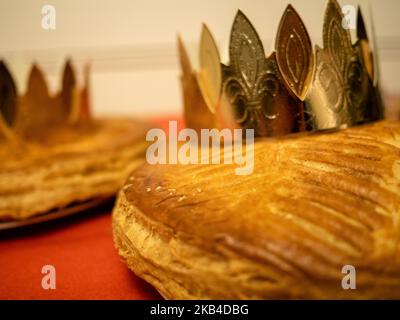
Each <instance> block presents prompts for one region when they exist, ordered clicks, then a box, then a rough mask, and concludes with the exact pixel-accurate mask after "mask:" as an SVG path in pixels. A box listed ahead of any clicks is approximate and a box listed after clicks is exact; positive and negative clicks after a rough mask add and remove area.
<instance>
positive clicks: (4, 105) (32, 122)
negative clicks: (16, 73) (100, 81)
mask: <svg viewBox="0 0 400 320" xmlns="http://www.w3.org/2000/svg"><path fill="white" fill-rule="evenodd" d="M89 120H90V105H89V66H88V65H87V66H86V67H85V69H84V84H83V86H82V87H78V85H77V81H76V76H75V72H74V70H73V68H72V64H71V61H70V60H67V61H66V63H65V66H64V71H63V76H62V81H61V90H60V91H59V92H57V93H56V94H55V95H50V93H49V90H48V86H47V83H46V80H45V77H44V75H43V73H42V71H41V70H40V69H39V67H38V66H37V65H36V64H33V66H32V68H31V71H30V74H29V78H28V83H27V90H26V92H25V94H23V95H21V96H20V95H18V92H17V88H16V85H15V82H14V80H13V77H12V76H11V73H10V72H9V70H8V68H7V66H6V64H5V63H4V62H3V61H0V140H1V139H2V138H4V137H8V138H15V137H18V138H22V139H26V140H40V139H41V138H42V137H44V136H46V135H47V134H49V133H50V132H51V130H52V129H55V128H60V127H67V126H74V125H78V124H81V123H84V122H87V121H89Z"/></svg>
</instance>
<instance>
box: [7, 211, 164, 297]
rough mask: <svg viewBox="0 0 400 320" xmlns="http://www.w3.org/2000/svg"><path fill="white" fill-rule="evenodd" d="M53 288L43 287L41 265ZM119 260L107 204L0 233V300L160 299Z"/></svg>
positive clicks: (152, 289) (153, 290)
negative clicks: (49, 271)
mask: <svg viewBox="0 0 400 320" xmlns="http://www.w3.org/2000/svg"><path fill="white" fill-rule="evenodd" d="M44 265H53V266H54V267H55V269H56V289H55V290H44V289H43V288H42V284H41V283H42V277H43V276H44V275H43V274H42V273H41V270H42V267H43V266H44ZM160 298H161V297H160V295H159V294H158V293H157V292H156V291H155V289H154V288H152V287H151V286H150V285H148V284H147V283H145V282H144V281H142V280H141V279H139V278H138V277H136V276H135V275H134V274H133V273H132V272H131V271H130V270H129V269H128V268H127V267H126V266H125V265H124V264H123V263H122V262H121V260H120V258H119V256H118V253H117V251H116V249H115V248H114V243H113V240H112V232H111V214H110V206H107V207H106V208H105V207H104V206H103V208H97V209H95V210H91V211H88V212H85V213H83V214H80V215H79V214H78V215H76V216H71V217H69V218H65V219H60V220H58V221H53V222H48V223H44V224H42V225H37V226H32V227H29V228H27V229H26V228H24V229H21V230H14V231H12V232H10V231H9V232H0V299H160Z"/></svg>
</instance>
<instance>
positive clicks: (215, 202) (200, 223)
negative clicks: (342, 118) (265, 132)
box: [113, 122, 400, 299]
mask: <svg viewBox="0 0 400 320" xmlns="http://www.w3.org/2000/svg"><path fill="white" fill-rule="evenodd" d="M399 147H400V124H399V123H398V122H379V123H376V124H372V125H365V126H361V127H355V128H350V129H347V130H342V131H339V132H335V133H323V134H316V135H311V136H301V137H296V136H293V137H287V138H281V139H276V140H262V141H258V142H256V143H255V163H254V173H253V174H252V175H249V176H236V175H235V173H234V172H235V171H234V170H235V165H228V164H221V165H158V166H150V165H144V166H142V167H140V168H138V169H136V170H135V171H134V172H133V174H132V176H131V177H130V178H129V179H128V180H127V182H126V184H125V187H124V188H123V189H122V190H121V192H120V194H119V197H118V201H117V205H116V207H115V209H114V212H113V231H114V238H115V243H116V246H117V248H118V250H119V253H120V255H121V256H122V257H123V259H124V261H125V262H126V264H127V265H128V267H129V268H130V269H132V270H133V271H134V272H135V273H136V274H137V275H138V276H140V277H142V278H143V279H145V280H146V281H148V282H149V283H151V284H152V285H153V286H155V287H156V288H157V290H159V291H160V292H161V293H162V294H163V295H164V296H165V297H167V298H173V299H238V298H240V299H268V298H269V299H280V298H302V299H326V298H334V299H363V298H369V299H382V298H400V247H399V239H400V223H399V221H400V210H399V206H400V187H399V186H400V149H399ZM344 265H353V266H354V267H355V268H356V272H357V276H356V279H357V281H356V283H357V288H356V290H344V289H343V288H342V286H341V281H342V279H343V277H344V274H343V273H342V272H341V271H342V267H343V266H344Z"/></svg>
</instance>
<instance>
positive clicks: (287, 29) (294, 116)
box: [180, 0, 383, 137]
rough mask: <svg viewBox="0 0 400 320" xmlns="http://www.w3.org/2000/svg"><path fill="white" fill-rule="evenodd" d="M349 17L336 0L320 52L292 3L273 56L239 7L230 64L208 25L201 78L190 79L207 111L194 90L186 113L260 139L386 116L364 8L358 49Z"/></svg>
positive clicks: (330, 6)
mask: <svg viewBox="0 0 400 320" xmlns="http://www.w3.org/2000/svg"><path fill="white" fill-rule="evenodd" d="M342 20H343V14H342V11H341V8H340V6H339V4H338V3H337V1H336V0H329V1H328V4H327V8H326V12H325V18H324V26H323V48H319V47H318V46H316V48H315V54H314V52H313V48H312V44H311V39H310V37H309V35H308V32H307V29H306V27H305V25H304V23H303V21H302V20H301V18H300V16H299V15H298V13H297V12H296V11H295V9H294V8H293V7H292V6H291V5H288V6H287V8H286V10H285V12H284V14H283V16H282V18H281V21H280V24H279V27H278V32H277V37H276V43H275V52H273V53H272V54H270V55H269V56H268V57H267V56H266V55H265V52H264V48H263V44H262V41H261V40H260V37H259V36H258V34H257V32H256V30H255V28H254V27H253V25H252V24H251V22H250V21H249V19H248V18H247V17H246V16H245V15H244V14H243V12H241V11H240V10H239V11H238V13H237V14H236V17H235V19H234V22H233V25H232V29H231V35H230V43H229V63H228V64H227V65H224V64H222V63H221V62H220V57H219V52H218V48H217V45H216V42H215V40H214V39H213V37H212V35H211V33H210V31H209V29H208V28H207V27H206V26H205V25H204V26H203V31H202V36H201V41H200V70H199V72H197V73H196V72H194V71H193V72H194V73H195V74H196V76H195V77H192V78H191V79H190V80H188V81H191V82H196V83H197V84H198V88H199V90H200V96H201V97H202V100H203V101H202V102H201V105H202V108H190V105H192V104H194V103H195V101H194V99H192V98H193V97H194V95H195V94H194V93H191V96H190V97H186V98H185V110H188V109H191V110H196V109H197V110H198V111H200V110H201V112H202V113H203V115H204V114H206V115H207V117H210V115H211V114H212V122H213V123H212V125H213V126H216V127H219V128H246V129H254V130H255V134H256V136H266V137H270V136H279V135H284V134H288V133H293V132H299V131H305V130H322V129H331V128H340V127H343V126H351V125H357V124H361V123H365V122H370V121H375V120H379V119H381V118H382V117H383V111H382V110H383V108H382V104H381V98H380V94H379V90H378V88H377V86H374V84H373V83H374V81H376V80H374V77H376V72H375V70H374V63H373V62H374V61H373V55H372V52H371V51H370V49H369V45H368V38H367V36H366V29H365V24H364V21H363V19H362V15H361V11H359V14H358V24H357V25H358V33H357V34H358V38H359V40H358V41H357V42H356V43H355V44H354V45H353V44H352V41H351V36H350V32H349V30H347V29H344V28H343V26H342ZM180 53H181V51H180ZM183 85H184V86H187V84H184V83H183ZM194 86H195V84H194V83H192V87H194ZM205 106H207V107H208V109H206V108H205ZM192 112H195V111H192ZM194 117H195V115H194V114H191V115H189V118H194ZM186 118H188V117H186ZM209 124H210V123H209Z"/></svg>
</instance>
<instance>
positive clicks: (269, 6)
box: [0, 0, 400, 116]
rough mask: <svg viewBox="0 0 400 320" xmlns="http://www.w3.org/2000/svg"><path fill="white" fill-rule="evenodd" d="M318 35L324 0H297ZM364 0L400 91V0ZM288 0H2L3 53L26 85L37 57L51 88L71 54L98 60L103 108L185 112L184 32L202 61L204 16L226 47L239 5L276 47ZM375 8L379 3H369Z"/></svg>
mask: <svg viewBox="0 0 400 320" xmlns="http://www.w3.org/2000/svg"><path fill="white" fill-rule="evenodd" d="M290 2H291V3H292V4H293V5H294V6H295V8H296V9H297V11H298V12H299V13H300V14H301V16H302V18H303V20H304V22H305V24H306V25H307V28H308V29H309V32H310V35H311V36H312V38H313V40H314V43H316V44H317V43H320V39H321V35H322V18H323V10H324V7H325V1H324V0H291V1H290ZM369 2H370V5H368V1H367V0H361V1H352V0H346V1H344V0H343V1H341V4H342V5H344V4H356V3H361V5H362V8H363V11H364V14H365V15H366V18H367V23H368V22H370V20H369V18H370V17H369V16H370V13H371V12H372V13H373V16H374V21H375V27H376V33H377V40H378V47H379V55H380V60H381V73H382V81H381V82H382V84H383V86H384V87H385V89H386V90H387V91H390V92H394V93H400V81H399V79H398V75H399V74H400V1H398V0H370V1H369ZM287 3H288V0H164V1H163V0H114V1H111V0H52V1H51V0H45V1H44V0H43V1H42V0H0V57H1V58H3V59H5V60H6V61H7V62H8V64H9V66H10V69H11V71H12V72H13V74H14V76H15V77H16V80H17V85H18V88H19V90H20V92H23V91H24V90H25V84H26V79H27V76H28V73H29V68H30V63H31V62H33V61H36V62H38V63H39V64H40V66H41V67H42V69H43V70H44V71H45V72H46V75H47V78H48V80H49V85H50V88H51V90H52V91H55V90H57V89H58V86H59V82H60V81H61V79H60V77H61V70H62V65H63V61H64V59H65V58H66V57H67V56H71V57H72V58H73V60H74V62H75V65H76V67H77V69H78V70H79V69H80V67H81V66H82V64H83V63H84V62H85V61H87V60H89V61H92V75H91V83H92V98H93V107H94V110H95V113H96V114H110V113H113V114H130V115H137V116H140V115H154V114H173V113H176V114H179V113H180V110H181V91H180V85H179V68H178V63H177V55H176V48H175V41H176V34H177V33H178V32H179V33H180V34H181V35H182V36H183V38H184V40H185V42H186V43H187V46H188V49H189V51H190V52H191V53H192V58H193V63H195V62H196V54H195V53H196V50H197V41H198V39H199V36H200V29H201V23H202V22H206V23H207V25H208V26H209V27H210V28H211V30H212V32H213V34H214V36H215V38H216V39H217V42H218V44H219V47H220V51H221V52H222V56H226V55H227V47H228V39H229V32H230V27H231V24H232V21H233V18H234V16H235V13H236V10H237V9H238V8H240V9H242V10H243V11H244V12H245V14H246V15H247V16H248V17H249V18H250V20H251V21H252V22H253V24H254V26H255V27H256V29H257V30H258V32H259V34H260V36H261V37H262V38H263V41H264V43H265V48H266V50H268V49H271V48H272V45H271V44H272V43H273V41H274V36H275V32H276V29H277V27H278V23H279V20H280V17H281V15H282V13H283V10H284V8H285V7H286V4H287ZM46 4H51V5H54V6H55V8H56V19H57V20H56V22H57V25H56V30H53V31H46V30H43V29H42V28H41V19H42V14H41V9H42V6H43V5H46ZM369 8H372V9H371V10H369Z"/></svg>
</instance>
